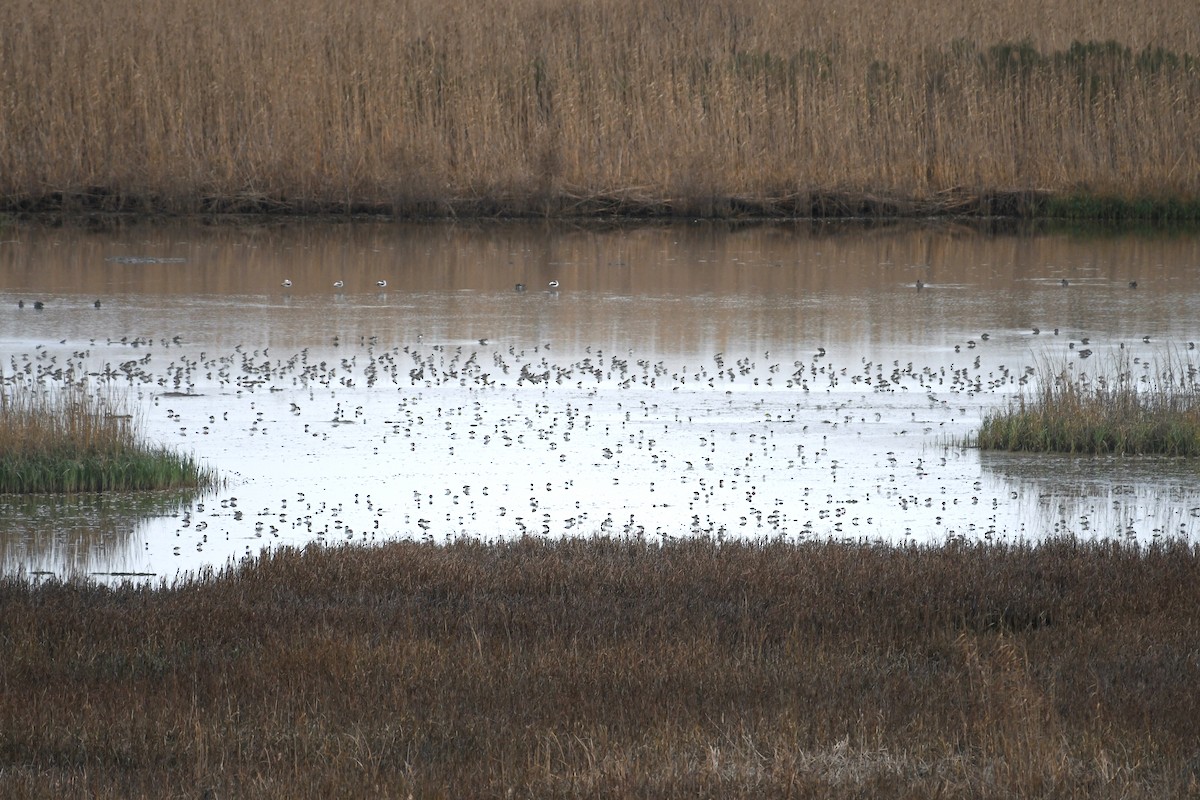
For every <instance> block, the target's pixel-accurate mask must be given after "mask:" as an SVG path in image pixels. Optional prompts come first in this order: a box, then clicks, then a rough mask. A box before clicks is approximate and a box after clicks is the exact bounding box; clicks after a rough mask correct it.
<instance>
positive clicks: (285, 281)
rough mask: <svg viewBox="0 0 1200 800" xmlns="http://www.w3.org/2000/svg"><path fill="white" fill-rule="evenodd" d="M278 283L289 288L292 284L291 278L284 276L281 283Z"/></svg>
mask: <svg viewBox="0 0 1200 800" xmlns="http://www.w3.org/2000/svg"><path fill="white" fill-rule="evenodd" d="M279 285H280V286H282V287H284V288H285V289H290V288H291V286H292V280H291V278H284V279H283V283H281V284H279Z"/></svg>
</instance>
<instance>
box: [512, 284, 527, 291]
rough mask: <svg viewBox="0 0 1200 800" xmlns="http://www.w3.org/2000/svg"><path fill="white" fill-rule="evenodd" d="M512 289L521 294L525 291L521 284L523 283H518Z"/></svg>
mask: <svg viewBox="0 0 1200 800" xmlns="http://www.w3.org/2000/svg"><path fill="white" fill-rule="evenodd" d="M513 288H514V289H515V290H516V291H518V292H523V291H525V284H523V283H518V284H517V285H516V286H515V287H513Z"/></svg>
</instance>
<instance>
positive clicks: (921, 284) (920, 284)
mask: <svg viewBox="0 0 1200 800" xmlns="http://www.w3.org/2000/svg"><path fill="white" fill-rule="evenodd" d="M924 288H925V281H920V280H919V281H917V291H918V292H919V291H921V290H922V289H924Z"/></svg>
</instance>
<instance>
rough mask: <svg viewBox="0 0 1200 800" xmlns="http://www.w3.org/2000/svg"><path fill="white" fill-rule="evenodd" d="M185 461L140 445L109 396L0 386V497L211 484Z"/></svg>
mask: <svg viewBox="0 0 1200 800" xmlns="http://www.w3.org/2000/svg"><path fill="white" fill-rule="evenodd" d="M214 480H215V476H214V475H213V474H212V473H211V472H210V471H209V470H207V469H204V468H202V467H201V466H200V465H199V464H198V463H197V462H196V461H195V459H193V458H192V457H190V456H185V455H180V454H178V453H175V452H174V451H172V450H170V449H169V448H166V447H156V446H152V445H150V444H147V443H145V442H144V441H142V438H141V435H140V432H139V429H138V418H137V417H136V416H135V415H133V414H130V413H129V412H128V411H127V409H126V404H125V402H124V401H123V400H122V399H121V398H120V397H119V396H117V395H113V394H111V393H110V394H93V393H92V392H90V391H89V390H88V389H87V388H86V387H84V386H78V385H67V386H58V387H37V386H30V385H28V384H23V383H10V384H8V385H5V386H0V493H16V494H32V493H40V492H106V491H136V490H143V489H176V488H183V487H200V486H206V485H209V484H211V483H212V482H213V481H214Z"/></svg>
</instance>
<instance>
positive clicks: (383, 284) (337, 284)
mask: <svg viewBox="0 0 1200 800" xmlns="http://www.w3.org/2000/svg"><path fill="white" fill-rule="evenodd" d="M279 285H280V286H282V287H283V288H285V289H290V288H292V287H293V286H295V284H294V283H292V279H291V278H284V279H283V283H281V284H279ZM375 285H376V286H378V287H379V288H380V289H386V288H387V285H388V282H387V281H385V280H378V281H375ZM546 285H547V286H549V287H550V288H551V289H557V288H558V287H559V285H560V284H559V282H558V281H550V282H549V283H547V284H546ZM345 286H346V282H345V281H343V280H336V281H334V282H333V288H335V289H343V288H345ZM514 288H515V290H516V291H518V292H523V291H525V284H523V283H518V284H517V285H516V286H515V287H514ZM96 302H97V303H99V302H100V301H98V300H97V301H96ZM97 307H98V306H97Z"/></svg>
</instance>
